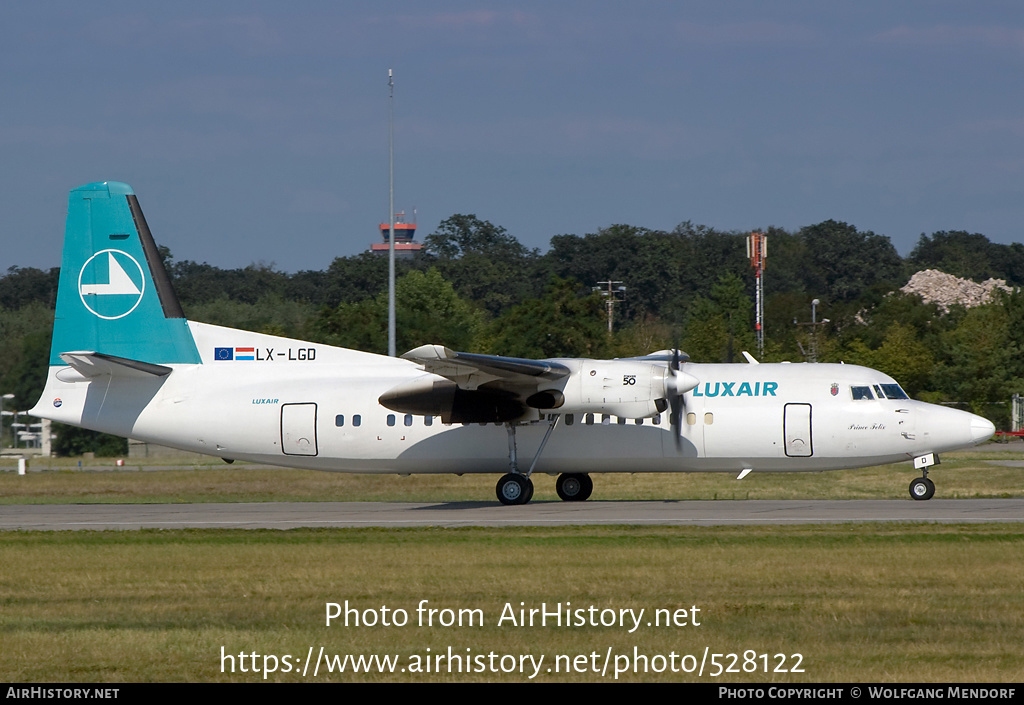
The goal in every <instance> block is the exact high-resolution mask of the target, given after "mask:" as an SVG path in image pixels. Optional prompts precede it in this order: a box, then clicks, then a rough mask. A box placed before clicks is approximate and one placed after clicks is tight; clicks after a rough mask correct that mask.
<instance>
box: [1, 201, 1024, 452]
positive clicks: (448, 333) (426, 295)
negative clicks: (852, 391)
mask: <svg viewBox="0 0 1024 705" xmlns="http://www.w3.org/2000/svg"><path fill="white" fill-rule="evenodd" d="M766 233H767V235H768V243H769V249H768V259H767V267H766V272H765V280H764V284H765V292H766V301H765V315H766V320H765V330H766V348H765V351H764V355H763V357H764V359H765V361H781V360H792V361H794V362H796V361H802V360H804V359H805V358H806V354H807V353H808V352H809V351H810V350H811V349H812V348H813V349H814V350H816V352H817V359H818V360H819V361H822V362H838V361H844V362H847V363H854V364H864V365H868V366H870V367H874V368H876V369H879V370H881V371H883V372H885V373H887V374H890V375H891V376H893V377H894V378H896V379H897V380H899V381H900V382H901V383H902V384H903V386H904V387H905V388H906V390H907V391H908V393H910V394H911V395H912V396H914V397H916V398H920V399H924V400H927V401H933V402H950V403H952V402H956V403H961V404H964V405H965V406H967V407H969V408H971V409H972V410H973V411H975V412H976V413H981V414H983V415H986V416H988V417H990V418H992V419H993V420H994V421H996V423H997V425H998V426H999V427H1003V428H1005V427H1006V426H1007V425H1008V423H1009V418H1008V409H1007V403H1006V402H1007V401H1008V399H1009V397H1010V395H1011V394H1013V393H1014V392H1017V391H1024V382H1022V380H1024V358H1022V356H1021V355H1020V354H1019V352H1020V348H1021V345H1022V343H1024V340H1021V339H1022V338H1024V298H1022V294H1021V293H1020V291H1019V289H1017V287H1020V286H1021V285H1022V284H1024V245H1021V244H1020V243H1013V244H1010V245H1002V244H997V243H993V242H990V241H989V240H988V238H986V237H985V236H984V235H981V234H977V233H968V232H964V231H942V232H936V233H933V234H931V235H925V234H922V235H921V236H920V238H919V240H918V242H917V245H916V247H915V248H914V249H913V251H912V252H911V253H910V255H909V256H907V257H906V258H902V257H900V256H899V254H898V253H897V252H896V249H895V247H894V246H893V245H892V243H891V241H890V240H889V238H888V237H886V236H884V235H878V234H875V233H873V232H870V231H860V230H858V229H857V228H856V227H855V226H853V225H850V224H847V223H842V222H837V221H833V220H828V221H825V222H822V223H818V224H816V225H810V226H807V227H804V228H801V229H799V230H797V231H794V232H790V231H786V230H783V229H780V228H770V229H768V230H767V231H766ZM746 234H747V233H738V232H725V231H719V230H716V229H714V228H709V227H706V226H702V225H694V224H693V223H690V222H684V223H681V224H679V225H678V226H676V227H675V228H674V229H673V230H671V231H660V230H650V229H647V228H641V227H636V226H631V225H613V226H611V227H608V228H604V229H601V230H599V231H598V232H596V233H590V234H586V235H582V236H580V235H569V234H566V235H557V236H555V237H553V238H552V239H551V243H550V247H549V249H548V250H547V251H546V252H541V251H540V250H538V249H530V248H527V247H525V246H524V245H522V244H521V243H520V242H519V241H518V240H517V239H516V238H515V237H514V236H512V235H511V234H510V233H508V232H507V231H506V230H505V229H504V228H502V227H501V226H498V225H495V224H493V223H490V222H489V221H486V220H482V219H480V218H478V217H477V216H475V215H465V214H456V215H453V216H451V217H450V218H448V219H446V220H444V221H442V222H441V223H440V224H439V225H438V226H437V228H436V229H435V230H434V231H433V232H432V233H431V234H430V235H428V236H427V237H426V238H425V239H424V249H423V251H422V252H421V253H419V254H417V255H416V256H415V257H413V258H411V259H407V260H405V259H401V260H399V261H398V262H397V274H398V280H397V294H398V305H397V312H396V315H397V329H398V341H397V345H398V349H399V351H400V352H401V351H404V350H408V349H411V348H413V347H416V346H418V345H422V344H424V343H428V342H429V343H440V344H443V345H446V346H448V347H450V348H453V349H458V350H468V351H474V352H483V353H491V354H501V355H509V356H514V357H531V358H543V357H615V356H633V355H642V354H644V353H647V352H652V351H654V350H659V349H665V348H669V347H672V346H673V345H674V344H676V343H677V342H678V344H679V346H680V347H681V348H682V349H683V350H684V351H686V352H687V353H688V354H689V356H690V358H691V359H692V360H694V361H698V362H732V361H737V360H740V361H742V355H741V354H742V351H744V350H746V351H751V352H755V351H756V341H755V334H754V330H753V315H754V314H753V295H754V290H753V287H754V277H753V273H752V270H751V269H750V266H749V262H748V260H747V258H746V250H745V237H746ZM161 254H162V256H163V258H164V263H165V265H166V266H167V270H168V273H169V274H170V276H171V279H172V281H173V283H174V287H175V289H176V291H177V293H178V296H179V298H180V299H181V303H182V306H183V308H184V310H185V313H186V315H187V316H188V317H189V318H190V319H193V320H197V321H204V322H208V323H214V324H218V325H225V326H229V327H233V328H241V329H248V330H254V331H257V332H261V333H268V334H274V335H283V336H287V337H293V338H299V339H303V340H311V341H315V342H321V343H326V344H330V345H339V346H344V347H351V348H357V349H361V350H366V351H370V352H377V353H384V352H386V349H387V337H386V336H387V332H386V331H387V266H388V265H387V258H386V257H382V256H380V255H376V254H373V253H369V252H365V253H361V254H358V255H353V256H350V257H338V258H335V259H334V260H333V261H332V262H331V264H330V266H328V267H327V268H326V269H324V270H320V271H312V270H310V271H300V272H296V273H291V274H289V273H285V272H281V271H277V270H276V269H274V268H273V267H268V266H259V265H250V266H248V267H244V268H239V269H222V268H219V267H215V266H213V265H210V264H207V263H198V262H195V261H192V260H181V261H176V260H175V259H174V258H173V256H172V254H171V252H170V251H169V250H167V249H166V248H161ZM921 269H939V270H942V271H944V272H946V273H949V274H954V275H956V276H960V277H964V278H969V279H974V280H976V281H981V280H984V279H988V278H990V277H994V278H1001V279H1005V280H1006V281H1007V283H1008V284H1009V285H1010V286H1011V287H1014V291H1013V292H1012V293H1006V294H1000V295H998V296H997V300H996V301H994V302H993V303H991V304H988V305H985V306H980V307H976V308H972V309H969V310H968V309H964V308H962V307H954V308H953V309H952V310H950V311H949V312H948V313H943V312H941V311H940V310H939V308H938V307H937V306H935V305H929V304H925V303H923V302H922V300H921V299H920V297H918V296H909V295H906V294H902V293H900V292H899V291H898V289H899V287H900V286H902V285H904V284H905V283H906V282H907V280H908V279H909V278H910V276H911V274H913V273H914V272H916V271H919V270H921ZM58 276H59V270H58V268H53V269H50V270H48V271H44V270H39V269H34V268H20V267H17V266H14V267H11V268H10V269H8V270H7V272H6V273H4V274H2V275H0V393H13V394H15V399H14V400H13V401H12V402H8V407H7V408H8V409H10V408H11V407H12V406H13V407H15V408H19V409H24V408H28V407H29V406H31V404H33V403H34V402H35V400H36V398H38V395H39V393H40V392H41V390H42V386H43V381H44V380H45V375H46V364H47V360H48V351H49V336H50V329H51V326H52V321H53V306H54V302H55V300H56V290H57V279H58ZM601 281H617V282H622V285H623V286H625V291H624V292H621V294H620V295H619V296H616V298H617V299H620V300H617V301H616V303H615V304H614V308H613V312H614V326H613V330H612V332H611V334H609V333H608V324H607V310H608V309H607V306H606V303H607V302H606V300H605V298H604V297H603V296H602V292H601V291H595V287H597V285H598V282H601ZM815 298H816V299H818V300H819V302H820V303H819V305H818V307H817V312H818V315H819V317H820V318H827V319H828V322H827V323H825V324H822V325H818V326H813V327H812V326H808V325H799V324H800V323H807V322H808V321H809V318H810V301H811V299H815ZM59 435H60V440H59V442H58V451H59V452H65V453H75V452H81V450H83V449H85V450H90V449H92V448H89V447H86V446H88V445H89V444H92V445H93V446H96V444H97V441H96V439H95V438H94V437H92V436H89V435H88V434H78V433H72V432H70V431H64V432H62V433H61V434H59ZM8 437H9V436H8ZM112 443H113V442H112ZM118 447H119V446H118ZM101 452H102V450H101ZM115 452H122V451H119V450H117V451H115Z"/></svg>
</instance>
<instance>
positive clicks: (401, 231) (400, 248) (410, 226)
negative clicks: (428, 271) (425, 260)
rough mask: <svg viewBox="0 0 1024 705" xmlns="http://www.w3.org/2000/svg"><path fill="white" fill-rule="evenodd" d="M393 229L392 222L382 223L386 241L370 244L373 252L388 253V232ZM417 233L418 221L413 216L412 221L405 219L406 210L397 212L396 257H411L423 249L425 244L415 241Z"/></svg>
mask: <svg viewBox="0 0 1024 705" xmlns="http://www.w3.org/2000/svg"><path fill="white" fill-rule="evenodd" d="M390 230H391V224H390V223H381V224H380V236H381V239H382V240H383V241H384V242H375V243H374V244H373V245H371V246H370V249H371V250H372V251H373V252H379V253H382V254H385V255H386V254H387V253H388V244H389V243H388V234H389V232H390ZM415 234H416V222H415V218H413V222H412V223H407V222H406V221H405V212H404V211H403V212H401V213H395V257H404V258H409V257H412V256H413V255H415V254H416V253H417V252H419V251H420V250H422V249H423V244H422V243H419V242H415V241H413V239H412V238H413V236H414V235H415Z"/></svg>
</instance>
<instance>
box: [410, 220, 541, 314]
mask: <svg viewBox="0 0 1024 705" xmlns="http://www.w3.org/2000/svg"><path fill="white" fill-rule="evenodd" d="M424 250H425V252H426V253H427V257H428V258H429V261H430V263H431V266H434V267H437V269H438V270H439V271H440V272H441V274H442V275H443V276H444V278H445V279H447V280H448V281H450V282H451V283H452V286H453V287H454V288H455V291H456V292H457V293H458V294H459V296H461V297H463V298H464V299H468V300H471V301H474V302H476V303H477V305H479V306H481V307H482V308H483V309H485V310H486V311H488V312H489V313H491V314H492V315H498V314H500V313H501V312H503V311H505V310H507V309H508V308H509V307H510V306H513V305H514V304H517V303H520V302H521V301H523V300H525V299H526V298H528V297H530V296H536V295H537V294H538V293H539V288H538V286H537V282H538V281H543V277H541V276H539V271H538V266H540V264H541V262H540V257H539V253H538V252H537V251H536V250H530V249H527V248H526V247H524V246H523V245H522V244H521V243H520V242H519V241H518V240H516V239H515V238H514V237H512V236H511V235H509V234H508V232H507V231H506V230H505V228H503V227H501V226H499V225H494V224H493V223H491V222H490V221H487V220H480V219H479V218H477V217H476V216H475V215H472V214H470V215H462V214H455V215H453V216H451V217H450V218H448V219H446V220H443V221H442V222H441V223H440V225H438V226H437V230H435V231H434V232H433V233H431V234H430V235H428V236H427V237H426V239H425V240H424Z"/></svg>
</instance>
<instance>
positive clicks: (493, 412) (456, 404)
mask: <svg viewBox="0 0 1024 705" xmlns="http://www.w3.org/2000/svg"><path fill="white" fill-rule="evenodd" d="M378 401H379V402H380V403H381V406H384V407H387V408H388V409H391V410H392V411H397V412H399V413H402V414H415V415H417V416H440V417H441V421H442V422H443V423H504V422H505V421H515V420H516V419H519V418H521V417H522V416H523V415H524V414H525V413H526V412H527V408H526V406H525V405H524V404H523V403H522V402H521V401H519V400H518V399H517V398H516V396H515V395H514V394H512V393H510V392H503V391H499V390H488V389H473V390H467V389H460V388H459V387H458V386H457V385H456V384H455V383H454V382H452V381H451V380H448V379H444V378H443V377H437V376H435V375H424V376H423V377H417V378H416V379H414V380H411V381H409V382H405V383H403V384H400V385H398V386H397V387H393V388H391V389H389V390H388V391H387V392H385V393H384V394H382V395H381V396H380V398H379V399H378Z"/></svg>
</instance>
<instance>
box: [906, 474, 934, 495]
mask: <svg viewBox="0 0 1024 705" xmlns="http://www.w3.org/2000/svg"><path fill="white" fill-rule="evenodd" d="M934 494H935V483H934V482H932V481H931V480H929V479H928V478H927V477H915V478H914V481H913V482H911V483H910V496H911V497H913V498H914V499H919V500H925V499H931V498H932V495H934Z"/></svg>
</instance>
